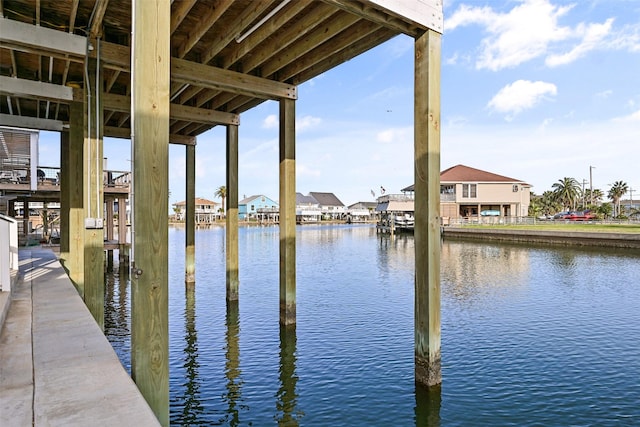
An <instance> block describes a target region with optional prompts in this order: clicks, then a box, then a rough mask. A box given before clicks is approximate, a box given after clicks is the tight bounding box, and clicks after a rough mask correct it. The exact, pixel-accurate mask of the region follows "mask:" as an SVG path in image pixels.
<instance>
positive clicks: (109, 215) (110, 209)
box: [104, 198, 114, 271]
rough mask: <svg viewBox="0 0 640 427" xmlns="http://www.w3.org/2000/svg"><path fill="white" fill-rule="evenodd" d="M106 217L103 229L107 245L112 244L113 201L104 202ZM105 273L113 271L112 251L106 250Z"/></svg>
mask: <svg viewBox="0 0 640 427" xmlns="http://www.w3.org/2000/svg"><path fill="white" fill-rule="evenodd" d="M105 204H106V208H107V217H106V218H105V224H104V225H105V227H107V240H108V241H109V243H112V242H113V235H114V233H113V227H114V225H113V205H114V199H111V198H110V199H109V200H107V201H106V203H105ZM107 271H113V249H108V250H107Z"/></svg>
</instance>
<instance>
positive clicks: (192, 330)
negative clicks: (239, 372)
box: [180, 290, 203, 425]
mask: <svg viewBox="0 0 640 427" xmlns="http://www.w3.org/2000/svg"><path fill="white" fill-rule="evenodd" d="M184 317H185V346H184V365H183V366H184V369H185V372H186V378H185V379H186V383H185V387H186V388H185V390H184V397H183V401H184V406H183V409H182V419H181V420H180V421H181V422H180V423H181V424H183V425H184V424H187V425H188V424H191V423H195V422H197V421H198V419H199V415H200V414H202V413H203V407H202V402H200V376H199V372H200V363H199V362H198V333H197V331H196V294H195V292H194V291H193V290H188V291H187V293H186V307H185V316H184Z"/></svg>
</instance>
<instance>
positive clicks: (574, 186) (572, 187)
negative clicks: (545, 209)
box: [552, 177, 580, 209]
mask: <svg viewBox="0 0 640 427" xmlns="http://www.w3.org/2000/svg"><path fill="white" fill-rule="evenodd" d="M552 187H553V193H554V194H555V197H556V200H557V201H558V202H560V203H561V204H562V207H563V208H565V207H566V208H567V209H569V208H574V209H575V204H576V200H577V199H578V198H579V195H580V184H578V181H577V180H576V179H575V178H569V177H565V178H562V179H559V180H558V182H556V183H555V184H553V185H552Z"/></svg>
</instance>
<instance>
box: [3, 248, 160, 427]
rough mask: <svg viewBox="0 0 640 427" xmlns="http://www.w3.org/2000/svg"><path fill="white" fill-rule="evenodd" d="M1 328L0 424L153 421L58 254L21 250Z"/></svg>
mask: <svg viewBox="0 0 640 427" xmlns="http://www.w3.org/2000/svg"><path fill="white" fill-rule="evenodd" d="M20 276H21V278H20V280H19V281H18V284H17V286H16V288H15V290H14V291H13V295H12V297H11V302H10V305H9V310H8V312H7V317H6V319H5V322H4V325H2V329H1V333H0V426H2V427H12V426H16V427H24V426H31V425H34V426H89V425H90V426H125V425H130V426H137V427H143V426H158V425H159V423H158V421H157V419H156V418H155V416H154V414H153V412H152V411H151V409H150V408H149V406H148V405H147V403H146V401H145V400H144V398H143V397H142V395H141V394H140V392H139V391H138V389H137V388H136V386H135V384H134V383H133V381H132V380H131V378H130V377H129V375H128V374H127V372H126V371H125V369H124V368H123V367H122V365H121V364H120V361H119V359H118V357H117V355H116V354H115V352H114V351H113V348H112V347H111V345H110V344H109V342H108V341H107V339H106V338H105V336H104V335H103V333H102V331H101V330H100V328H99V327H98V325H97V324H96V323H95V321H94V320H93V317H92V316H91V314H90V313H89V311H88V310H87V308H86V306H85V305H84V303H83V301H82V300H81V298H80V296H79V295H78V293H77V292H76V290H75V288H74V287H73V284H72V283H71V281H70V280H69V278H68V276H67V275H66V273H65V271H64V269H63V268H62V266H61V265H60V263H59V262H58V260H57V258H56V256H55V254H54V253H53V252H51V251H50V250H46V249H29V250H22V251H20Z"/></svg>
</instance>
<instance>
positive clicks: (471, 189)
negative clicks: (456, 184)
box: [462, 184, 478, 199]
mask: <svg viewBox="0 0 640 427" xmlns="http://www.w3.org/2000/svg"><path fill="white" fill-rule="evenodd" d="M462 197H464V198H466V199H475V198H476V197H478V194H477V184H462Z"/></svg>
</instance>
